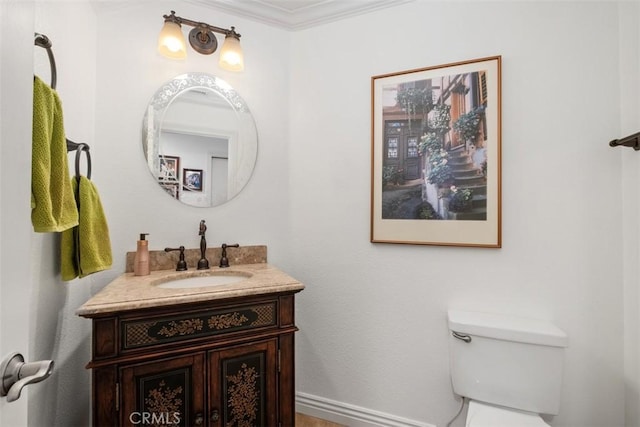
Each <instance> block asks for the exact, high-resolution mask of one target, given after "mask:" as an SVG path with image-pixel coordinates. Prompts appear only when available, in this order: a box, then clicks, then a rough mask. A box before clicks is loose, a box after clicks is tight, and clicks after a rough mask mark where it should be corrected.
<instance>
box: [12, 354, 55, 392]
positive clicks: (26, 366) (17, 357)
mask: <svg viewBox="0 0 640 427" xmlns="http://www.w3.org/2000/svg"><path fill="white" fill-rule="evenodd" d="M51 372H53V360H40V361H37V362H30V363H24V357H23V356H22V355H21V354H20V353H12V354H10V355H9V356H7V357H6V358H5V359H4V360H3V361H2V364H0V397H1V396H7V402H13V401H14V400H18V399H19V398H20V392H22V389H23V388H24V387H25V386H27V385H29V384H34V383H39V382H40V381H42V380H44V379H46V378H48V377H49V375H51Z"/></svg>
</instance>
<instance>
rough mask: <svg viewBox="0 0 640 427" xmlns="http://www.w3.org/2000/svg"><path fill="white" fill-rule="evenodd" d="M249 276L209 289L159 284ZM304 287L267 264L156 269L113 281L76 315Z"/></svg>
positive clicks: (262, 293)
mask: <svg viewBox="0 0 640 427" xmlns="http://www.w3.org/2000/svg"><path fill="white" fill-rule="evenodd" d="M234 273H240V274H246V275H248V276H250V277H247V279H246V280H241V281H239V282H236V283H232V284H224V285H216V286H210V287H199V288H187V289H165V288H159V287H158V286H157V285H159V284H161V283H164V282H167V281H170V280H176V279H183V278H189V277H198V276H206V275H209V274H234ZM302 289H304V285H303V284H302V283H300V282H299V281H297V280H296V279H294V278H293V277H291V276H289V275H288V274H286V273H284V272H282V271H280V270H278V269H277V268H276V267H274V266H272V265H269V264H266V263H258V264H241V265H232V266H231V267H229V268H219V267H212V268H211V269H210V270H193V269H192V270H187V271H175V270H173V269H172V270H157V271H152V272H151V274H150V275H148V276H134V274H133V273H124V274H123V275H121V276H120V277H118V278H116V279H115V280H113V281H112V282H111V283H109V284H108V285H107V286H105V288H104V289H102V290H101V291H100V292H99V293H98V294H96V295H95V296H94V297H92V298H91V299H90V300H89V301H87V302H86V303H85V304H83V305H82V306H81V307H80V308H79V309H78V310H77V311H76V314H77V315H79V316H83V317H94V316H96V315H104V314H108V313H114V312H122V311H127V310H135V309H139V308H151V307H162V306H169V305H176V304H185V303H193V302H203V301H213V300H219V299H227V298H238V297H244V296H252V295H264V294H269V293H279V292H298V291H301V290H302Z"/></svg>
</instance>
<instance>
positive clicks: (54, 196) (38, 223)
mask: <svg viewBox="0 0 640 427" xmlns="http://www.w3.org/2000/svg"><path fill="white" fill-rule="evenodd" d="M31 223H32V224H33V229H34V230H35V231H37V232H41V233H48V232H54V231H64V230H67V229H69V228H71V227H74V226H76V225H78V210H77V208H76V203H75V200H74V197H73V189H72V188H71V183H70V182H69V165H68V159H67V138H66V136H65V133H64V121H63V117H62V103H61V102H60V98H58V94H57V93H56V91H54V90H53V89H51V88H50V87H49V86H48V85H47V84H46V83H44V82H43V81H42V80H40V78H39V77H37V76H35V77H34V79H33V141H32V154H31Z"/></svg>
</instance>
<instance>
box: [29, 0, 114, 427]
mask: <svg viewBox="0 0 640 427" xmlns="http://www.w3.org/2000/svg"><path fill="white" fill-rule="evenodd" d="M70 22H73V25H70ZM95 25H96V18H95V13H94V11H93V8H92V7H91V5H90V4H89V3H88V2H74V3H68V2H37V3H36V9H35V30H36V31H37V32H39V33H42V34H46V35H47V36H48V37H49V39H50V40H51V42H52V44H53V46H52V49H53V53H54V55H55V60H56V68H57V85H56V90H57V92H58V94H59V96H60V99H61V102H62V106H63V111H64V124H65V132H66V135H67V138H69V139H70V140H72V141H75V142H78V143H80V142H83V143H87V144H89V146H90V147H91V153H92V155H94V156H100V153H101V149H100V147H98V146H96V138H95V136H94V131H95V118H94V111H95V103H96V96H95V84H96V83H95V82H96V52H95V46H96V33H95ZM33 52H34V53H33V58H34V61H35V67H34V73H35V74H37V75H39V76H40V77H41V78H42V79H43V80H44V81H46V82H50V81H51V77H50V76H51V71H50V66H49V61H48V58H47V54H46V51H45V50H44V49H41V48H34V49H33ZM74 162H75V153H71V154H70V155H69V168H70V171H71V173H75V167H74ZM81 173H82V174H85V175H86V159H85V158H84V156H83V157H82V160H81ZM103 176H104V175H103ZM100 177H101V174H100V171H98V169H97V168H95V166H94V172H93V174H92V178H96V179H95V181H96V185H97V186H98V188H100V186H101V184H102V183H105V182H106V180H105V179H104V178H102V179H100ZM59 237H60V236H59V234H53V233H32V237H31V265H30V267H31V272H32V275H33V296H32V300H31V305H30V311H31V321H32V324H31V334H30V335H31V338H32V339H31V340H30V342H31V354H32V359H33V360H40V359H53V360H54V361H55V367H54V374H53V375H52V376H51V377H50V378H49V379H47V381H45V382H43V383H41V384H39V385H38V386H32V387H30V390H29V392H30V395H29V396H30V398H29V425H30V426H33V427H40V426H82V425H89V413H90V411H89V407H90V393H89V384H90V382H89V379H90V373H89V371H87V370H85V369H84V366H85V365H86V364H87V362H88V361H89V360H90V358H91V348H90V335H91V322H90V321H88V320H85V319H82V318H80V317H78V316H76V315H75V310H76V309H77V308H78V307H79V306H80V305H82V304H83V303H84V302H85V301H86V300H87V299H89V298H90V297H91V295H92V291H95V290H97V289H100V288H101V287H102V286H104V285H105V284H106V283H107V277H108V273H100V274H97V275H94V276H89V277H87V278H85V279H82V280H75V281H72V282H62V281H61V279H60V274H59V271H60V239H59ZM79 390H81V392H79Z"/></svg>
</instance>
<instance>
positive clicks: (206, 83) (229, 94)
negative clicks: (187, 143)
mask: <svg viewBox="0 0 640 427" xmlns="http://www.w3.org/2000/svg"><path fill="white" fill-rule="evenodd" d="M191 89H209V90H211V91H213V92H214V93H216V94H217V95H219V96H220V97H222V98H224V100H225V101H226V102H227V103H228V104H229V105H230V106H231V108H232V109H233V111H234V112H235V113H236V115H237V116H238V118H239V129H238V134H239V137H238V144H241V143H243V142H246V141H245V138H246V137H251V134H253V135H255V149H254V150H253V153H250V154H253V156H251V157H250V158H249V159H248V160H246V161H245V162H244V163H245V164H244V165H240V166H244V169H247V166H249V163H250V166H251V167H250V170H249V171H248V172H247V171H246V170H242V169H243V168H241V167H240V168H238V170H239V171H242V174H241V175H240V176H239V178H238V179H236V180H235V181H237V182H238V184H237V185H236V190H235V192H233V194H231V195H228V197H227V200H226V201H225V202H222V203H217V204H210V205H207V206H197V205H194V204H190V203H186V202H184V201H182V200H180V199H178V198H175V197H172V196H171V195H169V194H167V195H169V196H170V197H172V198H174V199H175V200H177V201H179V202H181V203H182V204H185V205H187V206H193V207H209V208H211V207H215V206H221V205H223V204H224V203H227V202H229V201H230V200H232V199H233V198H235V197H236V196H237V195H238V194H240V192H241V191H242V190H243V188H244V187H246V185H247V184H248V183H249V181H250V179H251V177H252V175H253V171H254V169H255V165H256V163H257V159H258V131H257V127H256V124H255V120H254V118H253V115H252V114H251V111H250V110H249V107H248V106H247V104H246V102H245V101H244V99H242V97H241V96H240V95H239V94H238V92H236V91H235V89H233V88H232V87H231V85H229V84H228V83H227V82H226V81H224V80H222V79H221V78H219V77H216V76H213V75H210V74H207V73H199V72H192V73H186V74H181V75H179V76H176V77H174V78H173V79H171V80H169V81H168V82H166V83H165V84H163V85H162V86H161V87H160V89H158V90H157V91H156V92H155V93H154V95H153V96H152V98H151V100H150V101H149V104H148V105H147V109H146V111H145V114H144V118H143V121H142V150H143V154H144V156H145V159H146V162H147V167H148V169H149V172H150V173H151V175H152V176H153V177H154V179H155V180H156V181H158V176H156V173H157V172H158V171H159V170H160V156H161V155H163V154H166V153H162V150H161V146H160V136H161V133H162V123H163V120H164V117H165V114H166V112H167V110H168V109H169V107H170V106H171V104H172V103H173V101H174V100H175V99H176V98H178V97H179V96H180V95H181V94H183V93H184V92H186V91H188V90H191ZM243 136H244V137H245V138H243ZM249 151H251V150H249ZM178 181H180V179H179V177H178ZM158 186H159V187H161V185H160V182H159V181H158ZM180 190H181V191H182V189H180ZM165 192H166V191H165Z"/></svg>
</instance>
